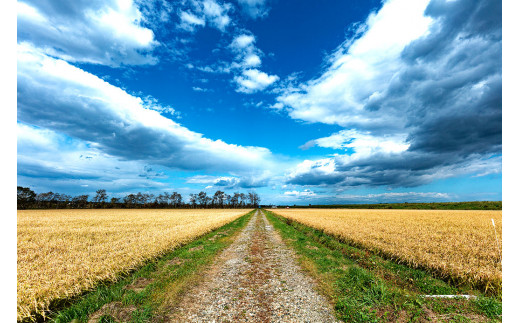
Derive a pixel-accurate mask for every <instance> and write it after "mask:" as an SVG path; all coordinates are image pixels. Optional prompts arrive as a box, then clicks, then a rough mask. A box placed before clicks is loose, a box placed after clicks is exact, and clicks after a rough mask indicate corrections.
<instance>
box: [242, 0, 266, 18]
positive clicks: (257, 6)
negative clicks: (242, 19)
mask: <svg viewBox="0 0 520 323" xmlns="http://www.w3.org/2000/svg"><path fill="white" fill-rule="evenodd" d="M266 2H267V0H238V3H239V4H240V6H241V7H242V10H243V11H244V12H245V13H246V14H247V15H248V16H249V17H251V18H253V19H256V18H262V17H265V16H267V14H268V12H269V8H267V5H266Z"/></svg>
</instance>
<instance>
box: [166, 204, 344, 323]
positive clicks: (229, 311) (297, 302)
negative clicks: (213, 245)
mask: <svg viewBox="0 0 520 323" xmlns="http://www.w3.org/2000/svg"><path fill="white" fill-rule="evenodd" d="M168 320H169V321H171V322H174V321H175V322H337V320H336V319H335V318H334V314H333V310H332V308H331V306H330V305H329V304H328V302H327V301H326V299H325V298H324V297H323V296H321V295H319V294H318V293H317V292H316V285H315V283H314V282H313V281H312V279H311V278H310V277H308V276H306V275H305V274H304V273H303V272H302V270H301V269H300V268H299V266H298V265H297V264H296V261H295V253H294V251H293V250H291V249H289V248H288V247H287V246H286V245H285V244H284V243H283V241H282V239H281V237H280V235H279V234H278V233H277V232H276V231H275V230H274V229H273V227H272V226H271V225H270V224H269V223H268V221H267V219H266V218H265V215H264V214H263V213H261V212H259V211H257V212H256V213H255V214H254V216H253V217H252V218H251V220H250V221H249V223H248V224H247V226H246V227H245V228H244V229H243V230H242V232H241V233H240V234H239V235H238V237H237V238H236V240H235V241H234V242H233V243H232V244H231V245H230V246H229V247H228V248H227V249H226V250H224V251H223V252H222V253H221V254H220V255H219V256H218V258H217V259H216V261H215V262H214V264H213V265H212V266H211V267H210V269H209V270H208V272H207V273H206V274H205V275H204V279H203V281H202V282H200V283H199V284H198V285H197V286H196V287H194V288H193V289H192V290H190V291H188V292H187V293H186V295H185V296H184V297H183V299H182V300H181V302H180V304H179V306H178V307H177V308H176V309H175V311H174V312H173V313H171V314H170V315H169V317H168Z"/></svg>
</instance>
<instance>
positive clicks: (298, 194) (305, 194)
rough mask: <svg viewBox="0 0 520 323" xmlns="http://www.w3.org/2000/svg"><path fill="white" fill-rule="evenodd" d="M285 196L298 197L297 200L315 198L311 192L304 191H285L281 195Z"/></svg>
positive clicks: (314, 194)
mask: <svg viewBox="0 0 520 323" xmlns="http://www.w3.org/2000/svg"><path fill="white" fill-rule="evenodd" d="M283 194H284V195H285V196H291V197H298V198H306V197H312V196H316V193H314V192H313V191H311V190H309V189H306V190H303V191H286V192H284V193H283Z"/></svg>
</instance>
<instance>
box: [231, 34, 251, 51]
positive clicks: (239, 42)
mask: <svg viewBox="0 0 520 323" xmlns="http://www.w3.org/2000/svg"><path fill="white" fill-rule="evenodd" d="M254 42H255V36H253V35H249V34H241V35H238V36H235V38H233V41H232V42H231V45H229V46H230V47H231V48H232V49H234V50H235V51H238V52H241V51H243V50H244V49H247V48H250V46H254Z"/></svg>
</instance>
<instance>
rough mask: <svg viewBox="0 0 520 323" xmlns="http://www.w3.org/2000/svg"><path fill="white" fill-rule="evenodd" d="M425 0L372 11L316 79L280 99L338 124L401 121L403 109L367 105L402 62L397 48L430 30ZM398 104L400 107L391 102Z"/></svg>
mask: <svg viewBox="0 0 520 323" xmlns="http://www.w3.org/2000/svg"><path fill="white" fill-rule="evenodd" d="M428 2H429V0H391V1H387V2H385V4H384V5H383V8H382V9H381V10H380V11H379V12H377V13H372V14H371V15H370V16H369V18H368V19H367V21H366V22H365V24H364V25H363V26H361V27H359V28H360V30H363V31H364V33H362V36H361V37H360V38H358V39H355V40H352V39H347V40H346V41H345V42H344V43H343V44H342V45H341V46H339V48H338V49H337V50H336V51H335V52H334V53H333V54H332V55H331V56H330V57H329V58H328V62H329V66H328V67H327V69H326V71H325V72H324V73H323V74H322V75H321V76H320V77H319V78H317V79H315V80H312V81H309V82H308V83H306V84H301V85H300V87H299V88H297V89H293V90H289V91H286V92H285V93H284V94H283V95H281V96H280V97H278V101H279V102H281V103H283V104H284V105H286V106H287V107H288V111H289V115H290V116H291V117H292V118H295V119H301V120H305V121H310V122H322V123H327V124H339V125H342V126H355V127H366V128H374V127H377V126H383V125H384V126H388V125H389V124H390V125H394V127H396V128H402V127H403V121H402V118H401V115H400V114H399V113H398V112H397V111H395V113H394V117H392V113H384V114H383V113H377V112H372V111H371V110H369V109H365V106H366V105H370V104H371V103H373V104H375V103H376V101H377V98H378V97H379V96H380V93H382V92H384V91H386V88H387V86H388V84H389V83H390V81H391V80H392V78H393V77H394V75H395V74H396V73H397V72H399V71H400V69H401V67H402V63H401V56H400V54H401V52H402V50H403V49H404V48H405V46H406V45H407V44H409V43H410V42H411V41H413V40H415V39H417V38H419V37H421V36H424V35H425V34H426V33H427V32H428V27H429V25H430V23H431V21H432V19H431V18H429V17H425V16H424V15H423V12H424V9H425V8H426V5H427V4H428ZM395 108H396V109H398V108H399V107H395Z"/></svg>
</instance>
